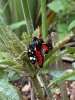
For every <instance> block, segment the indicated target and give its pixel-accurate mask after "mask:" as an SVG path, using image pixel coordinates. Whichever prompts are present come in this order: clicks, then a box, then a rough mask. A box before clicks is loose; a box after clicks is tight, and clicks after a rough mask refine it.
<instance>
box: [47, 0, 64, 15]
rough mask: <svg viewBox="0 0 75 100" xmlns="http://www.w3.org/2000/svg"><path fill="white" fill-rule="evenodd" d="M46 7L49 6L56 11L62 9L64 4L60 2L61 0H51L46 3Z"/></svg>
mask: <svg viewBox="0 0 75 100" xmlns="http://www.w3.org/2000/svg"><path fill="white" fill-rule="evenodd" d="M48 7H49V8H50V10H53V11H54V12H56V13H58V12H60V11H62V10H64V5H63V3H62V2H61V0H60V1H59V0H56V1H52V2H51V3H49V4H48Z"/></svg>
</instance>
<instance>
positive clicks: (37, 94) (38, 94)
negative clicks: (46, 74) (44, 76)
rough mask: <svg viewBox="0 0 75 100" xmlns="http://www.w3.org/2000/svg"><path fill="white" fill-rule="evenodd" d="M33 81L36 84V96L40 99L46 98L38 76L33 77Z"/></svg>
mask: <svg viewBox="0 0 75 100" xmlns="http://www.w3.org/2000/svg"><path fill="white" fill-rule="evenodd" d="M31 80H32V83H33V85H34V89H35V92H36V96H37V97H38V99H39V100H45V98H44V96H43V92H42V88H41V86H40V84H39V82H38V79H37V76H34V77H31Z"/></svg>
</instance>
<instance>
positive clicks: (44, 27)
mask: <svg viewBox="0 0 75 100" xmlns="http://www.w3.org/2000/svg"><path fill="white" fill-rule="evenodd" d="M41 14H42V33H43V34H42V36H43V38H46V36H47V25H46V0H41Z"/></svg>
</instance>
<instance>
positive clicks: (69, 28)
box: [68, 20, 75, 31]
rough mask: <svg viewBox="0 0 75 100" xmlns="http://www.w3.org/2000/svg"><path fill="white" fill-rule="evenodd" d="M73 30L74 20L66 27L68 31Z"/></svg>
mask: <svg viewBox="0 0 75 100" xmlns="http://www.w3.org/2000/svg"><path fill="white" fill-rule="evenodd" d="M73 28H75V20H73V21H72V22H71V23H70V24H69V27H68V30H69V31H70V30H71V29H73Z"/></svg>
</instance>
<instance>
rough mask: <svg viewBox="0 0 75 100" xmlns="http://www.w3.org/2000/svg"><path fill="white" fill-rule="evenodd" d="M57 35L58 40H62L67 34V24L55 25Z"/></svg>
mask: <svg viewBox="0 0 75 100" xmlns="http://www.w3.org/2000/svg"><path fill="white" fill-rule="evenodd" d="M56 30H57V33H58V38H59V39H62V38H64V37H65V35H67V34H68V25H67V24H57V29H56Z"/></svg>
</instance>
